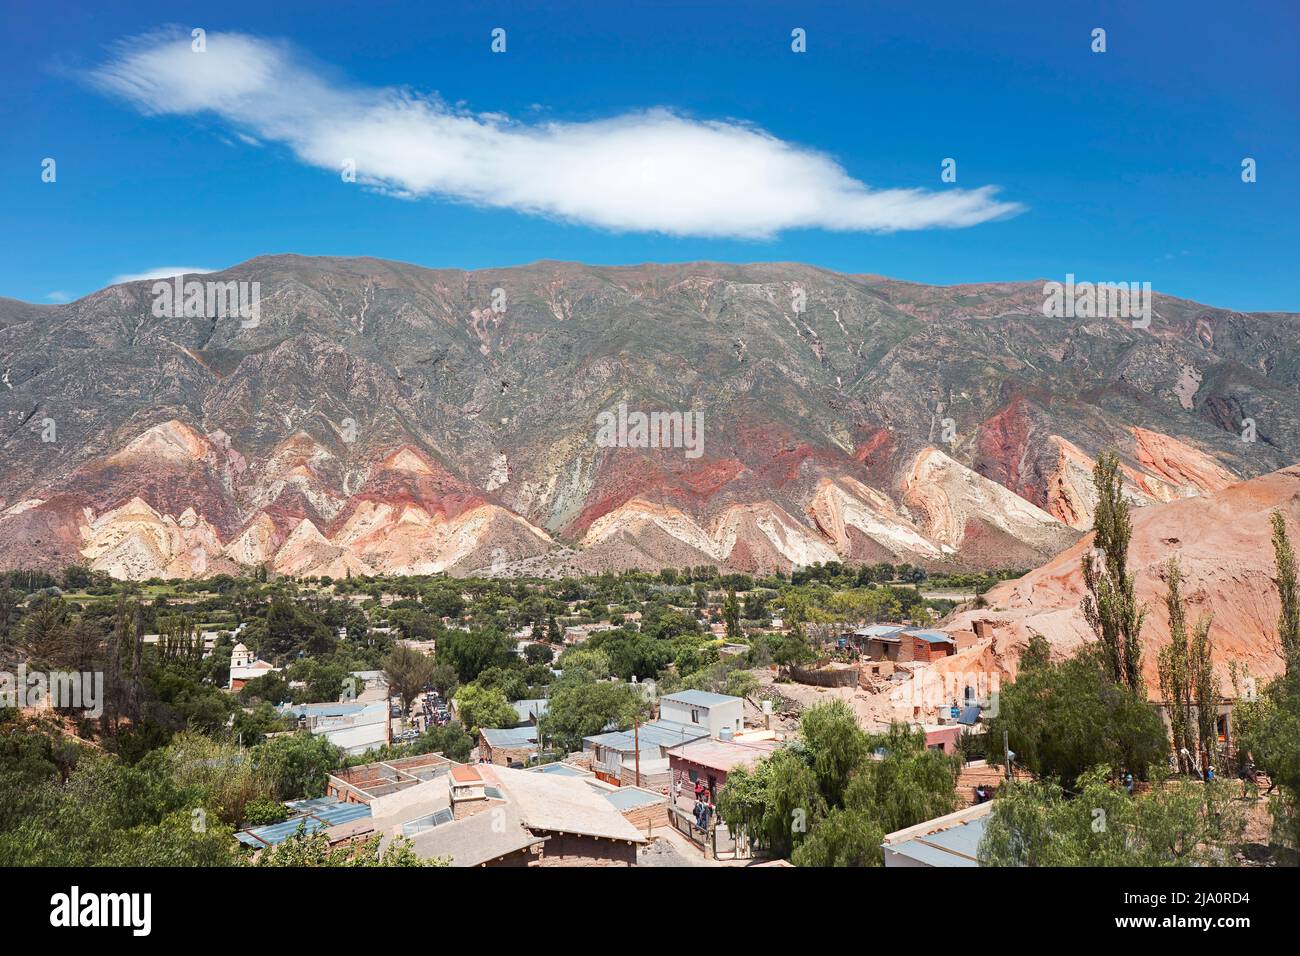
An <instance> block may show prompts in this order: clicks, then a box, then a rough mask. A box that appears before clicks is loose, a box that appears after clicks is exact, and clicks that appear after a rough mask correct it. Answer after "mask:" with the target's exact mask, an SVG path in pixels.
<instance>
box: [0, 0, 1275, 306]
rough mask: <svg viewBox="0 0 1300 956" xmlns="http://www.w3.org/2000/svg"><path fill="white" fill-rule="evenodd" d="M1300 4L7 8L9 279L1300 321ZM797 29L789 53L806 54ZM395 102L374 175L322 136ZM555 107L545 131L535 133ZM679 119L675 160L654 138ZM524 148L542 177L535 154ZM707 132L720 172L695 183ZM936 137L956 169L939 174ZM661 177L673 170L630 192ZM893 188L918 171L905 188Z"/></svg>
mask: <svg viewBox="0 0 1300 956" xmlns="http://www.w3.org/2000/svg"><path fill="white" fill-rule="evenodd" d="M1298 9H1300V7H1298V6H1297V5H1296V4H1292V3H1275V4H1260V3H1251V2H1234V3H1232V4H1224V3H1217V2H1214V3H1211V2H1183V3H1177V4H1168V5H1166V4H1159V3H1136V4H1135V3H1131V2H1126V3H1068V2H1065V3H1050V4H1044V3H1028V2H1026V3H981V4H975V3H969V2H954V3H949V2H927V3H906V4H903V3H888V4H886V3H879V4H875V3H863V2H858V3H840V4H836V3H824V4H766V3H746V4H743V5H737V4H730V5H722V4H718V5H717V6H716V7H710V8H704V7H702V6H701V5H700V4H696V3H682V4H674V3H662V2H661V3H657V4H650V3H635V2H627V0H620V2H619V3H617V4H615V3H610V2H608V0H606V2H593V3H576V2H575V3H562V2H554V3H550V4H542V3H527V2H514V3H492V2H484V0H475V2H465V3H428V2H425V3H419V4H415V3H411V4H405V3H370V4H360V5H356V6H351V5H344V4H332V3H313V4H303V5H301V6H299V5H297V4H294V3H274V4H272V3H265V2H260V3H241V2H223V3H220V4H199V3H165V4H164V3H149V2H137V3H132V4H131V5H130V8H129V9H115V8H114V5H108V4H103V3H84V4H81V3H57V2H55V3H41V4H37V3H31V4H13V3H9V4H7V5H6V8H5V10H4V12H3V14H0V16H3V17H4V22H3V29H0V79H2V80H3V86H2V87H0V88H2V89H3V90H4V95H3V97H0V129H2V130H3V135H0V168H3V171H4V175H3V176H0V224H3V228H4V235H5V236H6V243H5V245H6V249H5V254H4V255H3V256H0V295H5V296H12V297H15V298H20V299H25V300H28V301H32V302H49V301H60V300H62V299H64V298H66V297H76V296H80V295H84V294H86V293H88V292H90V291H93V290H95V289H98V288H100V287H102V286H104V285H106V284H107V283H108V282H109V281H110V280H111V279H112V278H113V277H115V276H121V275H133V274H140V273H144V272H148V271H150V270H153V269H156V268H158V267H163V266H176V265H184V266H190V267H205V268H221V267H224V266H227V265H230V264H233V263H236V262H239V261H243V260H245V259H249V258H252V257H253V256H257V255H261V254H266V253H278V252H296V253H302V254H308V255H312V254H317V255H371V256H377V257H381V258H389V259H398V260H403V261H408V262H414V263H418V264H421V265H427V266H435V267H461V268H481V267H488V266H502V265H513V264H519V263H524V262H530V261H534V260H537V259H567V260H577V261H582V262H588V263H602V264H616V263H638V262H647V261H655V262H676V261H690V260H700V259H711V260H724V261H738V262H751V261H773V260H776V261H800V262H808V263H813V264H816V265H820V266H825V267H827V268H831V269H836V270H840V271H845V272H870V273H879V274H884V275H889V276H894V277H897V278H903V279H910V280H915V281H920V282H929V283H942V284H947V283H957V282H973V281H989V280H1016V279H1036V278H1040V279H1041V278H1048V279H1061V278H1063V277H1064V275H1065V274H1066V273H1074V274H1075V275H1076V276H1078V277H1079V278H1080V279H1093V280H1100V281H1149V282H1151V283H1152V284H1153V285H1154V287H1155V288H1156V290H1157V291H1161V292H1166V293H1169V294H1174V295H1180V296H1184V297H1186V298H1190V299H1195V300H1198V301H1201V302H1204V303H1207V304H1210V305H1216V306H1223V307H1229V308H1235V309H1240V310H1269V309H1278V310H1288V311H1300V279H1298V278H1297V277H1298V276H1300V263H1297V258H1296V257H1297V251H1298V250H1300V242H1297V236H1298V234H1300V227H1298V226H1297V222H1298V221H1300V109H1298V108H1297V107H1300V65H1298V64H1297V58H1296V56H1295V50H1296V49H1297V40H1298V39H1300V12H1297V10H1298ZM169 25H170V26H172V27H174V28H176V30H177V31H178V32H177V33H175V34H174V35H160V34H159V33H158V31H160V30H162V29H164V28H166V27H168V26H169ZM192 27H202V28H204V29H205V30H206V31H207V32H208V35H209V38H210V39H209V44H210V48H209V51H208V52H209V56H210V57H211V58H210V59H209V60H205V61H203V62H204V65H205V66H207V65H213V67H214V69H215V71H216V72H215V75H214V76H213V77H212V78H211V79H210V81H208V82H207V83H206V85H204V86H203V87H202V88H201V89H189V88H188V87H186V83H185V78H184V77H182V80H181V82H177V79H176V77H175V75H174V74H169V73H168V72H167V71H168V70H169V69H175V67H174V66H172V65H170V61H167V60H165V59H164V58H158V59H157V65H158V71H157V72H155V73H147V74H145V75H144V80H145V81H147V82H148V83H149V84H152V86H151V90H152V92H151V93H149V94H148V95H147V96H146V95H144V94H140V95H134V94H133V93H132V92H130V91H138V88H139V84H140V83H141V81H142V73H141V71H148V70H152V69H153V67H154V65H155V61H153V60H150V61H147V62H133V61H132V58H133V57H139V56H140V55H141V53H142V51H148V50H151V49H154V48H158V49H160V50H161V49H163V48H162V47H160V46H159V45H160V44H163V43H164V41H165V42H169V43H173V44H174V43H176V42H181V41H177V40H176V39H175V36H181V37H182V38H183V42H184V43H185V44H186V45H188V35H189V31H190V29H191V28H192ZM495 27H501V28H504V29H505V30H506V31H507V32H506V37H507V50H506V52H505V53H504V54H493V53H492V52H491V49H490V43H491V36H490V33H491V31H492V29H493V28H495ZM795 27H801V28H803V29H804V30H806V31H807V52H806V53H803V54H796V53H793V52H792V51H791V36H790V32H791V30H792V29H793V28H795ZM1094 27H1102V28H1104V29H1105V30H1106V43H1107V51H1106V52H1105V53H1102V54H1097V53H1093V52H1092V51H1091V49H1090V45H1091V36H1090V34H1091V31H1092V30H1093V28H1094ZM160 36H162V39H160ZM169 36H170V39H168V37H169ZM142 37H146V39H141V38H142ZM234 40H238V42H239V44H241V47H240V49H241V50H243V51H244V53H245V54H246V55H247V56H248V57H249V58H251V59H249V60H248V61H247V63H252V64H253V66H255V67H266V68H267V69H266V74H267V75H266V77H264V78H263V81H262V82H263V83H264V84H266V85H265V86H262V87H259V88H258V89H257V90H255V91H253V93H251V94H248V95H244V96H242V97H235V99H237V100H238V102H236V103H234V105H231V103H232V96H233V94H232V93H231V90H230V89H229V86H230V84H235V85H236V86H238V85H239V84H240V83H243V82H244V79H243V77H244V76H245V74H246V73H247V72H248V71H247V70H246V69H245V68H244V67H245V66H246V61H245V60H239V61H238V65H239V69H237V70H236V69H231V70H223V69H220V68H218V67H220V66H221V64H222V63H223V62H228V61H222V60H220V59H218V57H221V56H227V57H228V56H231V55H232V53H231V51H232V50H234V48H235V45H236V44H235V42H234ZM214 54H215V55H214ZM241 55H242V54H241ZM180 68H182V69H188V66H185V65H182V67H180ZM106 70H108V71H110V73H111V75H112V76H114V77H116V80H117V85H116V86H115V85H114V83H113V82H108V81H106V80H105V76H106V73H105V71H106ZM113 70H116V71H117V72H112V71H113ZM124 76H125V77H126V79H125V80H123V77H124ZM124 84H125V85H124ZM132 84H134V85H132ZM223 84H224V85H223ZM398 89H402V90H406V91H407V95H406V96H405V97H400V98H399V97H397V96H396V94H394V92H393V91H394V90H398ZM124 90H127V92H124ZM434 94H436V95H437V96H438V97H440V98H441V101H437V100H430V99H427V97H429V96H432V95H434ZM264 96H265V98H266V101H267V102H271V103H273V106H274V108H273V109H271V112H272V113H274V114H275V116H274V117H273V119H267V118H266V117H265V116H264V115H263V112H261V106H260V104H261V103H262V101H263V97H264ZM150 97H152V99H150ZM186 97H190V98H189V99H186ZM178 99H184V102H178ZM396 100H400V101H401V102H402V103H404V104H405V106H404V109H405V112H401V111H399V113H398V115H396V116H395V117H389V118H390V119H391V120H392V122H391V123H389V124H388V125H387V126H384V127H383V135H384V136H389V135H392V136H393V137H394V138H393V139H392V140H391V143H392V144H393V146H392V148H391V149H390V150H389V151H388V153H385V154H382V155H381V154H379V153H376V152H375V149H376V147H375V146H374V144H373V143H368V144H367V145H366V147H365V149H366V150H367V151H368V154H369V155H370V156H371V157H372V159H370V160H368V161H366V162H363V163H362V164H361V166H362V169H361V173H360V179H361V181H360V182H356V183H345V182H343V181H342V179H341V177H340V175H339V172H338V170H337V169H336V168H333V167H334V165H335V162H334V159H333V158H332V157H333V156H334V155H335V153H338V154H339V155H345V154H347V153H348V152H351V151H354V147H355V146H357V144H358V142H359V140H358V139H357V137H358V135H359V134H358V132H357V130H358V129H364V130H369V129H371V128H372V120H373V119H374V111H375V110H377V109H379V108H380V107H390V106H391V105H392V103H393V102H394V101H396ZM412 102H414V104H415V105H414V106H412V105H411V104H412ZM438 102H442V103H443V104H444V105H442V106H438V105H434V106H429V105H428V104H430V103H434V104H437V103H438ZM214 104H215V105H216V107H217V109H215V110H214V109H212V108H210V107H211V106H212V105H214ZM340 104H344V105H346V106H347V108H348V109H349V110H351V111H353V115H351V116H350V120H351V121H352V123H353V126H352V127H349V128H348V129H343V130H340V129H337V128H336V126H337V125H338V124H337V123H336V107H339V106H340ZM309 107H310V108H309ZM660 109H662V110H666V111H667V112H666V113H652V112H647V111H654V110H660ZM491 114H501V115H502V116H504V117H509V121H506V120H504V119H493V118H492V115H491ZM385 115H388V114H385ZM413 117H414V120H417V121H419V122H418V123H416V124H415V125H412V122H411V121H412V118H413ZM655 117H658V119H655ZM664 117H667V120H665V119H664ZM419 123H426V124H427V128H426V126H421V125H419ZM664 123H666V126H665V125H662V124H664ZM438 124H451V125H452V126H458V127H459V128H460V132H459V133H456V134H455V135H456V136H457V137H461V138H459V139H456V140H455V142H454V144H453V145H454V147H455V148H456V149H458V150H459V149H465V150H466V158H465V159H464V161H463V163H461V164H460V165H456V164H452V165H451V166H450V167H449V168H448V169H447V170H446V171H445V173H440V174H439V175H438V176H430V175H429V174H428V172H427V169H426V168H425V167H426V166H427V164H426V163H425V154H424V153H422V152H421V150H422V149H426V148H427V149H429V150H431V151H433V153H436V154H437V155H438V161H439V162H443V161H444V160H445V159H446V157H445V156H444V155H443V154H444V153H445V152H446V150H447V149H448V148H450V147H448V145H447V143H446V142H445V141H444V140H443V139H441V138H440V131H442V130H444V129H446V128H447V126H444V125H438ZM547 124H554V125H555V126H556V127H558V128H559V129H560V132H559V133H558V134H557V135H555V136H554V137H544V136H540V134H539V136H538V137H533V136H532V134H534V133H538V131H541V130H544V129H546V128H547ZM719 130H721V132H720V131H719ZM521 131H522V133H521ZM756 131H762V134H766V135H760V134H759V133H758V132H756ZM611 134H614V135H611ZM669 135H671V136H672V137H674V142H676V141H677V140H678V139H680V148H678V147H673V146H668V145H665V146H663V150H664V151H663V152H662V154H661V152H660V147H661V145H662V143H663V142H666V137H667V136H669ZM422 137H424V138H422ZM538 138H540V139H545V140H546V142H545V143H544V144H543V145H544V146H545V149H544V150H543V151H542V152H540V153H538V155H541V156H544V157H546V158H545V159H544V160H542V161H540V162H538V164H537V166H538V167H544V168H534V169H531V170H530V169H528V168H527V165H528V157H529V156H531V155H532V153H531V150H532V148H533V146H534V145H535V142H534V140H535V139H538ZM552 139H553V140H554V141H551V140H552ZM714 139H717V140H719V142H718V143H716V144H715V143H714V142H713V140H714ZM606 140H609V141H610V142H614V143H616V144H621V145H608V144H607V143H606ZM384 142H389V140H387V139H385V140H384ZM340 144H342V145H340ZM713 145H718V146H719V151H718V154H717V155H716V156H713V158H712V160H711V161H712V162H713V164H714V168H713V169H712V171H711V172H710V171H709V170H704V171H703V172H702V173H701V175H700V177H695V176H694V175H693V174H691V175H689V176H687V175H684V174H683V172H682V169H681V168H679V167H680V165H681V163H687V164H688V165H689V163H691V162H694V161H695V158H696V157H697V156H698V155H699V154H700V152H701V149H700V147H701V146H704V147H708V148H710V149H711V148H712V146H713ZM336 146H337V147H338V148H337V149H335V147H336ZM674 149H678V151H677V152H676V153H674V152H673V150H674ZM331 150H334V152H331ZM593 154H594V155H595V156H596V157H598V158H597V159H592V156H593ZM642 154H654V157H655V158H654V159H653V163H654V164H655V165H653V166H652V167H649V168H651V169H652V170H653V171H652V172H649V173H647V172H646V170H645V169H643V168H641V165H640V163H641V162H651V160H638V159H637V158H636V157H637V156H640V155H642ZM322 156H325V157H326V158H321V157H322ZM1248 156H1249V157H1253V158H1254V159H1255V160H1256V161H1257V163H1258V181H1257V182H1255V183H1253V184H1245V183H1243V182H1242V181H1241V161H1242V159H1243V157H1248ZM45 157H53V158H54V159H55V160H56V162H57V181H56V182H55V183H52V184H51V183H43V182H42V181H41V161H42V159H44V158H45ZM947 157H951V158H953V159H955V160H956V161H957V182H956V183H955V184H950V183H944V182H941V181H940V164H941V162H942V160H943V159H944V158H947ZM498 162H499V163H500V164H501V168H500V169H497V163H498ZM701 162H703V160H701ZM585 163H593V164H594V166H593V167H592V169H588V168H586V167H585V166H584V164H585ZM521 166H522V167H523V168H521ZM732 166H743V167H744V168H745V169H750V170H757V171H758V172H757V173H756V174H755V175H756V176H757V179H756V180H755V183H756V185H754V187H753V188H752V189H750V192H749V195H748V196H746V197H745V198H744V201H738V200H736V199H735V198H734V197H732V198H728V197H725V196H723V197H721V198H718V197H716V196H715V195H714V194H715V193H720V192H725V191H726V190H725V189H719V188H717V187H719V186H725V185H727V184H726V182H725V180H726V178H727V172H726V171H727V169H728V168H731V167H732ZM558 167H564V168H563V169H559V168H558ZM570 167H571V168H572V169H573V170H576V173H574V175H572V176H566V175H565V172H566V170H567V169H569V168H570ZM593 171H594V173H595V174H596V175H593ZM606 172H608V178H609V181H608V182H606V181H605V178H606ZM690 172H691V171H690V170H689V169H687V173H690ZM710 175H713V176H715V177H718V176H720V177H722V180H721V181H719V180H716V179H715V180H710V179H709V176H710ZM646 176H652V177H654V183H655V187H656V189H659V190H663V191H664V192H662V193H657V194H655V195H653V196H649V197H647V196H640V195H638V194H637V189H638V187H637V183H638V182H644V181H645V177H646ZM538 180H545V182H543V183H542V184H541V185H538V182H537V181H538ZM597 180H599V182H598V181H597ZM453 181H454V183H455V184H456V185H453V186H451V187H448V186H447V183H448V182H453ZM701 181H702V182H703V183H704V192H703V193H702V194H701V195H698V196H696V195H693V194H692V193H691V189H692V188H694V187H698V186H699V184H700V182H701ZM746 182H747V183H748V181H746ZM588 183H590V189H588V188H587V185H588ZM982 187H996V190H997V191H996V192H995V193H993V192H989V193H982V192H979V190H980V189H981V188H982ZM892 190H921V191H923V192H921V193H910V194H900V195H903V196H904V199H905V201H902V202H901V204H898V205H897V208H896V204H894V203H891V202H882V199H881V196H882V195H883V196H885V197H889V196H893V195H895V194H894V193H891V192H889V191H892ZM879 191H884V192H883V194H882V193H881V192H879ZM403 194H405V195H403ZM947 194H951V195H947ZM516 195H517V196H518V197H520V198H517V199H511V198H509V197H511V196H516ZM485 197H487V198H485ZM800 197H801V198H800ZM715 200H716V210H715ZM1000 204H1010V205H1011V206H1013V207H1014V208H1008V207H1007V206H1004V205H1000ZM793 207H799V208H800V209H801V210H803V209H804V208H805V207H806V210H805V211H803V212H798V213H796V212H792V211H791V210H792V208H793ZM715 211H716V214H715ZM702 220H703V221H707V223H708V224H707V225H704V224H702ZM931 220H936V221H937V222H939V223H941V224H940V225H928V224H927V223H929V222H930V221H931ZM967 220H969V221H974V222H975V224H973V225H964V226H962V227H959V228H952V227H949V226H945V225H942V223H943V222H944V221H949V222H962V221H967ZM882 225H883V226H885V227H888V229H889V231H880V227H881V226H882Z"/></svg>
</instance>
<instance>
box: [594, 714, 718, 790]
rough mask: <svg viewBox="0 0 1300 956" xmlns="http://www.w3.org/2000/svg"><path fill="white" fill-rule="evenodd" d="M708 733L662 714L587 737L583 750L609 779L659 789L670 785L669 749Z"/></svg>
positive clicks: (601, 775)
mask: <svg viewBox="0 0 1300 956" xmlns="http://www.w3.org/2000/svg"><path fill="white" fill-rule="evenodd" d="M708 735H709V733H708V730H707V729H706V728H704V727H701V726H698V725H695V724H682V723H677V722H675V721H671V720H664V719H662V718H661V719H659V720H655V721H651V722H650V723H648V724H641V725H640V726H639V727H636V728H635V729H633V730H615V731H611V732H608V733H603V734H595V735H593V736H591V737H585V738H583V741H582V751H583V755H584V756H585V757H586V758H587V759H588V760H590V762H591V769H592V772H593V773H595V775H596V776H597V777H598V778H599V779H601V780H604V781H605V782H606V783H612V784H615V785H616V786H623V785H632V786H643V787H649V788H651V789H660V788H664V787H667V786H668V775H669V769H668V756H667V753H668V750H669V749H671V748H672V747H676V746H678V745H679V744H685V743H690V741H692V740H698V739H700V738H701V737H707V736H708Z"/></svg>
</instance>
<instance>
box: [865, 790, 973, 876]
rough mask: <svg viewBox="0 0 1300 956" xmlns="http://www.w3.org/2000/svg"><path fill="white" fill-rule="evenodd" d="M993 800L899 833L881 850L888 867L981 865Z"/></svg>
mask: <svg viewBox="0 0 1300 956" xmlns="http://www.w3.org/2000/svg"><path fill="white" fill-rule="evenodd" d="M992 812H993V801H989V802H987V803H976V804H972V805H971V806H969V807H966V808H964V809H962V810H958V811H956V812H955V813H949V814H947V815H946V816H942V817H936V818H935V819H933V820H927V821H926V822H925V823H918V824H917V825H916V826H914V827H907V828H906V829H903V830H896V831H895V832H893V833H891V834H889V835H888V836H886V837H885V842H884V843H882V844H881V845H880V848H881V849H882V850H883V851H884V854H885V866H892V867H898V866H913V867H917V866H979V865H980V864H979V845H980V840H982V839H983V838H984V827H985V825H986V824H987V823H988V819H989V814H991V813H992Z"/></svg>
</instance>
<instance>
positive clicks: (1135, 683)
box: [1082, 452, 1146, 691]
mask: <svg viewBox="0 0 1300 956" xmlns="http://www.w3.org/2000/svg"><path fill="white" fill-rule="evenodd" d="M1092 480H1093V485H1094V486H1095V487H1096V491H1097V510H1096V513H1095V515H1094V517H1093V524H1092V530H1093V547H1092V550H1091V551H1089V552H1087V553H1085V554H1084V556H1083V560H1082V567H1083V581H1084V585H1085V586H1086V588H1087V590H1088V593H1087V595H1085V597H1084V599H1083V616H1084V618H1085V619H1086V620H1087V621H1088V624H1089V626H1090V627H1092V629H1093V631H1094V632H1095V633H1096V634H1097V638H1098V640H1099V641H1100V643H1101V648H1102V661H1103V664H1104V666H1105V669H1106V674H1107V676H1108V677H1109V678H1110V679H1111V681H1113V682H1114V683H1116V684H1126V685H1127V686H1128V687H1129V689H1130V690H1133V691H1137V690H1138V689H1139V688H1140V687H1141V684H1142V645H1141V632H1142V620H1143V618H1144V617H1145V616H1146V611H1145V609H1144V608H1141V607H1139V606H1138V604H1137V598H1136V596H1135V594H1134V582H1133V578H1132V576H1130V575H1129V573H1128V545H1129V538H1130V537H1131V536H1132V532H1133V526H1132V522H1131V521H1130V519H1129V504H1128V499H1126V498H1125V497H1124V494H1123V478H1122V477H1121V475H1120V471H1119V458H1118V456H1117V455H1115V453H1114V452H1107V453H1105V454H1103V455H1102V456H1101V457H1100V458H1098V459H1097V465H1096V467H1094V468H1093V470H1092Z"/></svg>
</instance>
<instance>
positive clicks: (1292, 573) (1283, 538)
mask: <svg viewBox="0 0 1300 956" xmlns="http://www.w3.org/2000/svg"><path fill="white" fill-rule="evenodd" d="M1271 518H1272V521H1273V557H1274V560H1275V562H1276V564H1277V577H1276V578H1274V583H1275V584H1276V585H1277V591H1278V596H1279V597H1280V598H1281V599H1282V613H1281V614H1279V615H1278V619H1277V633H1278V639H1279V642H1280V644H1281V649H1282V656H1283V657H1284V658H1285V659H1286V669H1287V672H1288V673H1291V672H1294V671H1295V670H1297V656H1298V655H1300V597H1297V594H1296V563H1295V551H1293V550H1292V549H1291V539H1290V538H1289V537H1287V533H1286V521H1285V519H1283V517H1282V512H1280V511H1274V512H1273V514H1272V516H1271Z"/></svg>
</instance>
